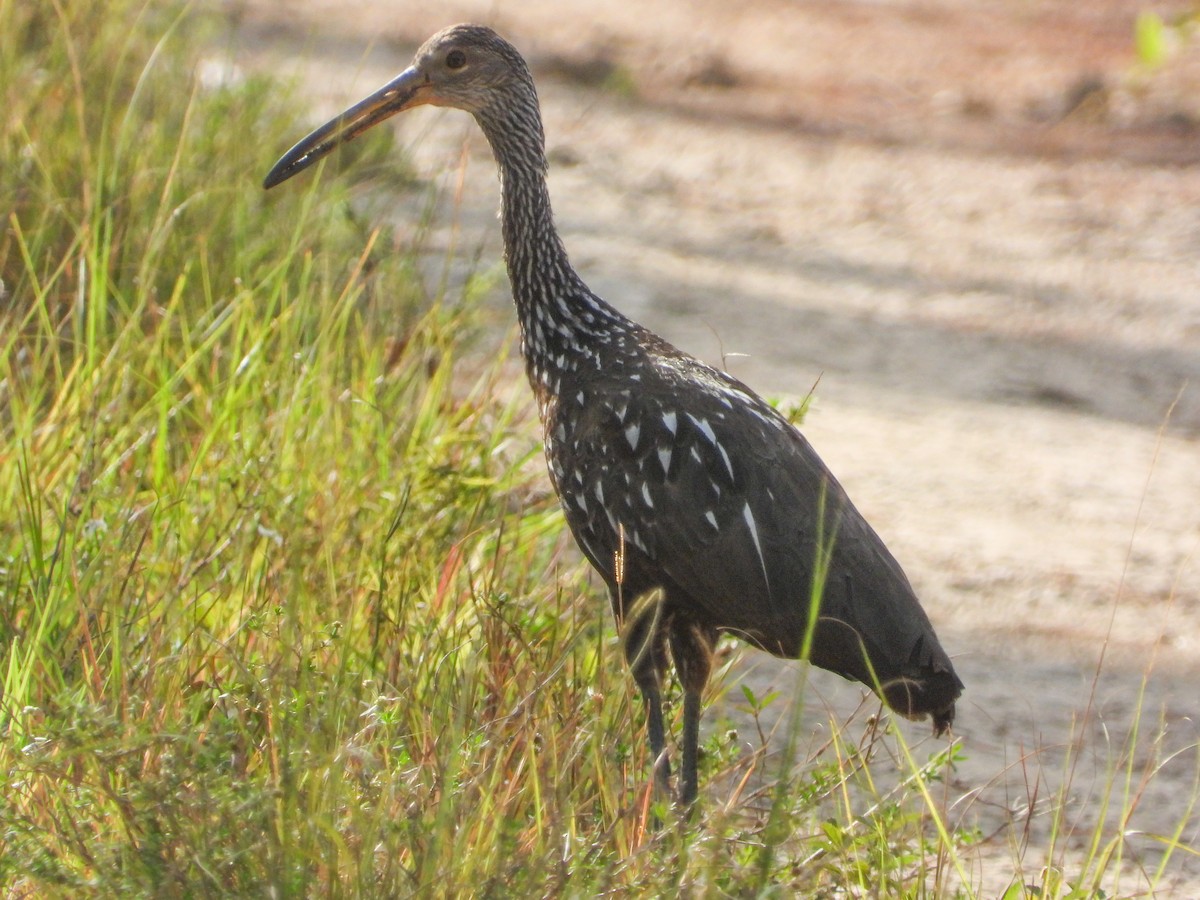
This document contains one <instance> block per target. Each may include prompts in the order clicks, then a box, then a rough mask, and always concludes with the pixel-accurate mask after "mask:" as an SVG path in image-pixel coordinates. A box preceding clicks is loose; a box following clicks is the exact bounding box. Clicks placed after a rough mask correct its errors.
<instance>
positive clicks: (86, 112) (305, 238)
mask: <svg viewBox="0 0 1200 900" xmlns="http://www.w3.org/2000/svg"><path fill="white" fill-rule="evenodd" d="M219 27H220V25H219V23H214V22H211V21H206V20H204V19H203V18H202V17H199V16H197V15H195V14H193V13H191V12H189V11H187V10H186V9H183V8H179V7H176V6H174V5H171V4H170V3H154V2H151V3H145V2H142V0H49V2H45V3H28V2H26V0H0V49H2V53H0V91H2V92H3V94H2V96H3V102H2V104H0V109H3V110H4V112H3V118H2V119H0V142H2V145H0V146H2V150H0V153H2V159H3V166H0V201H2V202H0V211H3V213H4V215H5V216H6V218H5V221H4V223H3V231H2V233H0V278H2V279H3V284H4V288H3V289H0V510H3V512H4V515H2V516H0V649H2V656H0V666H2V668H0V692H2V693H0V733H2V734H3V742H2V743H0V778H2V779H3V800H2V801H0V888H2V889H3V891H4V896H6V897H31V896H37V897H80V896H94V897H116V896H121V897H136V896H189V897H204V896H212V897H228V896H252V897H262V896H277V897H289V896H308V895H314V896H330V897H339V896H360V895H361V896H368V897H371V896H378V897H396V896H410V895H433V896H461V895H507V894H512V895H517V896H557V895H568V896H587V895H592V894H600V893H613V894H630V895H642V894H645V895H657V894H667V893H668V892H670V893H675V892H679V891H684V892H686V893H691V894H705V895H707V894H714V895H723V894H733V895H739V896H740V895H749V894H764V895H765V894H776V895H779V894H783V895H788V894H801V895H814V896H844V895H851V896H880V895H886V896H893V895H896V896H899V895H907V896H958V895H963V896H971V895H973V894H974V893H975V892H976V890H977V889H978V886H977V883H976V877H977V866H976V864H972V863H967V862H964V860H966V859H967V858H968V857H970V855H971V854H972V853H973V852H974V848H973V846H972V845H973V843H974V842H975V841H976V839H977V837H978V835H976V834H975V833H974V832H972V831H969V830H955V829H952V828H950V827H949V826H948V825H947V821H948V820H947V817H946V815H945V813H944V806H945V796H946V795H945V791H946V785H945V783H944V781H943V780H942V779H943V778H944V775H945V773H946V772H947V771H949V770H950V769H951V767H952V765H953V761H954V760H953V758H952V757H953V755H954V754H955V753H957V750H956V749H953V748H952V749H950V750H948V751H946V752H944V753H941V754H937V755H935V756H933V757H932V758H930V759H928V760H926V759H914V757H913V754H912V753H911V751H910V750H909V748H908V747H907V746H906V745H905V743H904V741H903V738H902V736H901V735H900V734H899V733H898V732H895V731H891V730H887V729H884V727H883V726H882V725H881V724H880V723H867V724H855V723H830V734H831V737H830V738H829V740H828V742H826V743H824V744H822V745H820V746H818V747H814V748H811V749H808V748H807V747H805V746H803V745H801V744H800V743H799V742H798V741H797V740H796V739H795V737H796V735H797V733H798V730H797V729H794V728H793V729H791V736H792V739H790V740H784V741H783V743H784V745H785V751H784V752H783V753H782V754H780V755H779V756H778V757H776V756H770V755H768V754H767V752H766V749H767V745H768V739H769V735H768V734H766V733H765V730H760V731H759V732H758V734H757V735H756V737H755V739H754V740H752V741H751V742H750V743H751V744H752V745H753V747H754V748H756V749H755V752H746V746H745V745H746V741H745V736H743V737H742V738H737V737H736V735H734V734H732V733H730V732H729V731H728V729H722V728H720V727H715V723H711V722H710V723H709V724H710V726H714V727H712V728H711V733H712V734H713V737H711V738H710V739H709V741H708V744H707V748H706V749H707V751H708V752H707V755H706V757H705V759H704V760H703V765H704V767H705V769H706V772H705V775H706V778H707V779H708V781H709V783H710V785H711V788H710V792H709V793H710V795H711V799H710V801H709V803H708V804H707V810H706V812H705V814H704V815H703V816H701V817H700V818H699V820H698V821H696V822H692V823H688V822H679V821H676V820H675V819H674V817H673V815H672V813H671V811H670V810H669V809H665V808H663V806H662V805H661V804H658V803H655V802H653V798H652V797H651V796H650V794H649V790H648V788H649V785H648V777H647V776H648V773H649V765H648V760H647V759H646V758H645V750H644V747H643V745H642V741H641V740H640V738H638V737H637V736H636V734H635V732H634V731H633V728H634V726H635V725H636V726H637V727H639V728H640V727H642V726H641V721H642V713H641V708H640V704H639V702H638V699H637V696H636V694H635V693H634V691H633V688H632V686H631V683H630V680H629V679H628V677H627V676H626V673H625V671H624V668H623V664H622V663H621V661H620V650H619V640H618V637H617V636H616V635H615V634H614V632H613V628H612V625H611V622H610V620H609V617H608V611H607V602H606V600H605V599H603V597H602V596H601V595H600V594H599V592H598V591H597V590H596V588H595V587H594V586H592V584H591V582H589V580H588V578H587V575H586V572H585V569H584V567H583V566H582V565H581V564H580V562H579V560H578V557H577V555H576V554H575V553H574V552H573V550H572V549H571V548H570V545H569V542H568V540H567V539H566V538H565V536H564V532H563V527H562V522H561V518H560V516H559V513H558V511H557V508H556V506H555V504H554V503H553V501H552V498H551V497H549V496H548V494H547V491H546V488H545V485H544V482H543V480H542V475H541V472H542V466H541V462H540V449H539V446H538V441H537V436H536V430H535V427H534V424H533V423H532V422H531V421H530V419H529V413H528V409H529V408H530V407H531V403H530V402H529V400H528V398H527V396H526V394H525V393H524V392H522V391H512V390H509V389H508V387H507V385H508V382H509V381H511V380H514V379H516V378H518V377H519V373H518V372H517V370H516V367H515V366H514V365H513V364H512V363H511V361H509V360H508V359H506V358H505V356H506V354H501V358H500V359H499V360H497V359H496V351H495V348H496V344H497V341H498V339H497V338H495V337H494V336H493V335H494V332H495V331H496V329H495V327H494V324H495V323H492V322H489V321H488V319H487V314H486V313H484V312H482V311H481V309H480V307H479V305H478V304H477V302H476V300H477V297H478V294H479V293H480V292H481V291H482V290H483V289H484V288H486V287H487V286H488V285H489V284H490V283H491V282H492V281H493V280H494V277H495V276H494V275H493V274H492V273H490V272H481V273H477V274H476V275H475V276H474V277H472V278H470V279H468V280H467V282H466V287H465V288H464V289H463V290H462V291H461V292H458V293H456V294H453V295H447V294H444V295H440V296H433V297H430V296H427V295H426V293H425V291H424V289H423V287H422V284H421V281H420V280H419V279H418V278H417V277H416V275H415V250H414V249H413V246H414V239H413V238H412V236H410V235H406V234H403V235H402V234H393V233H392V232H391V231H389V230H388V229H386V228H376V227H375V226H373V225H372V224H370V223H374V222H377V221H381V220H382V218H383V217H382V216H381V215H379V214H378V211H373V210H371V209H364V203H365V201H364V200H363V199H362V198H361V197H355V196H353V187H352V186H349V187H348V186H347V185H346V183H345V182H346V180H347V179H333V178H329V177H326V178H325V179H324V180H323V182H322V181H321V179H319V178H312V179H309V181H310V185H311V186H310V187H303V186H299V185H298V186H297V187H296V189H294V190H287V191H279V192H275V193H273V194H271V195H266V194H264V193H263V192H262V191H260V190H259V189H258V180H259V178H260V177H261V175H262V174H263V173H264V172H266V170H267V169H268V168H269V166H270V164H271V163H272V162H273V160H274V157H275V155H276V154H277V153H278V151H279V150H280V149H281V148H284V147H286V146H287V145H288V143H289V139H294V138H295V137H296V136H297V133H298V125H297V123H298V122H299V121H301V120H302V119H303V113H302V112H301V110H300V108H299V106H298V105H297V103H296V102H295V101H294V100H293V99H292V98H290V97H289V95H288V91H287V90H286V88H285V87H284V86H282V85H280V84H278V83H276V82H273V81H270V80H268V79H265V78H261V77H257V76H254V77H247V78H239V79H227V80H225V81H222V82H219V83H213V84H208V83H206V81H205V79H203V78H201V77H200V76H199V74H198V73H199V72H201V71H203V70H202V69H201V68H200V67H199V66H198V57H197V55H196V54H197V53H198V49H197V48H198V47H202V46H204V44H205V38H206V37H211V36H213V35H215V33H216V32H215V31H214V29H216V28H219ZM350 149H351V151H352V152H353V153H354V154H355V156H356V159H355V160H354V166H353V171H354V172H355V173H357V174H359V175H361V174H363V173H367V174H368V175H369V176H370V177H372V178H373V179H375V180H376V181H378V180H379V179H381V178H382V179H386V180H387V181H388V182H389V183H391V184H394V185H397V186H401V185H403V184H404V183H405V181H406V176H405V172H404V171H403V169H397V168H396V166H397V165H399V164H400V163H398V162H397V161H396V160H397V154H396V153H395V152H394V148H393V147H392V146H390V141H389V138H388V131H387V129H376V130H375V131H373V132H372V133H371V134H370V135H368V136H366V137H364V138H363V139H362V140H361V141H358V142H356V143H355V144H353V145H351V148H350ZM481 334H487V337H486V342H483V341H481V339H480V335H481ZM505 398H508V399H505ZM797 696H802V692H798V693H797ZM745 700H746V705H747V709H748V716H749V719H748V721H752V722H759V721H761V720H762V719H763V717H764V716H765V715H766V713H767V711H768V708H771V707H774V706H778V705H781V703H782V701H779V700H778V698H774V697H756V696H755V695H754V694H753V692H750V691H748V690H747V691H746V693H745ZM743 730H746V729H745V728H744V729H743ZM785 730H787V729H785ZM776 744H778V741H776ZM773 746H774V745H773ZM1134 749H1135V748H1134V747H1132V746H1131V747H1130V748H1129V759H1130V763H1129V766H1130V768H1129V777H1130V778H1133V776H1134V775H1136V774H1137V772H1138V771H1140V770H1135V769H1134V768H1133V763H1132V759H1133V751H1134ZM794 762H795V763H798V764H799V765H798V767H794V766H793V765H792V764H793V763H794ZM868 763H871V766H870V767H868ZM781 772H782V773H784V774H785V775H786V776H787V777H784V778H780V777H778V776H779V774H780V773H781ZM887 773H891V774H890V775H889V774H887ZM1123 777H1124V773H1123V772H1122V771H1121V770H1119V769H1118V770H1116V771H1114V775H1113V785H1115V786H1116V787H1117V788H1119V787H1120V785H1121V784H1122V781H1121V779H1122V778H1123ZM889 778H890V781H889ZM1110 787H1111V785H1110ZM1115 796H1118V797H1119V796H1120V792H1119V791H1118V792H1117V794H1115ZM723 797H729V798H731V799H730V800H729V802H728V803H722V802H721V798H723ZM1121 802H1124V803H1126V804H1128V803H1129V802H1131V801H1129V800H1128V795H1127V796H1126V799H1125V800H1124V801H1121ZM1132 803H1133V804H1134V805H1136V796H1135V797H1134V799H1133V800H1132ZM656 819H660V820H661V821H662V822H663V825H662V827H659V828H655V827H653V826H654V823H655V820H656ZM1185 824H1186V823H1180V830H1179V832H1177V833H1176V834H1175V835H1174V836H1173V837H1172V836H1166V837H1165V838H1164V839H1163V841H1164V843H1165V846H1166V848H1167V850H1166V852H1165V853H1164V857H1163V861H1162V866H1163V869H1162V870H1159V871H1158V872H1157V874H1156V873H1154V872H1151V873H1150V883H1152V884H1153V883H1156V879H1159V878H1161V877H1162V871H1163V870H1165V866H1166V864H1167V861H1168V860H1169V858H1170V855H1171V852H1172V851H1174V850H1175V849H1177V847H1178V845H1179V844H1180V835H1181V834H1182V833H1183V829H1184V827H1185ZM1055 833H1058V832H1057V830H1056V832H1055ZM1172 842H1173V843H1172ZM1121 846H1122V844H1121V836H1120V834H1110V833H1106V832H1101V831H1099V830H1098V831H1097V832H1096V840H1095V841H1094V843H1093V846H1091V847H1090V848H1089V849H1088V850H1086V852H1085V853H1083V854H1082V856H1080V857H1078V859H1077V862H1072V863H1071V864H1070V866H1071V867H1070V868H1069V869H1067V868H1065V867H1064V865H1063V864H1062V861H1063V860H1064V859H1065V858H1066V857H1065V856H1064V855H1063V853H1062V851H1061V850H1058V849H1056V848H1055V847H1054V846H1053V841H1052V842H1051V846H1050V847H1048V848H1045V853H1044V860H1045V862H1044V863H1042V862H1039V863H1037V864H1036V865H1034V866H1033V867H1032V868H1022V867H1021V866H1020V864H1019V863H1018V862H1016V861H1015V860H1014V861H1010V860H1009V859H1008V858H1007V857H1004V858H1002V861H1001V863H1000V864H1001V865H1002V866H1008V867H1009V868H1010V869H1011V870H1012V872H1013V873H1014V874H1013V877H1012V879H1010V881H1011V884H1012V888H1011V890H1010V894H1011V896H1022V895H1024V894H1025V893H1026V892H1028V893H1029V894H1030V895H1037V896H1047V897H1049V896H1054V897H1068V896H1070V897H1083V896H1105V895H1104V894H1103V891H1102V886H1103V885H1105V884H1107V883H1108V881H1107V880H1106V879H1108V878H1109V876H1110V875H1111V873H1112V872H1114V871H1115V870H1116V868H1117V867H1119V865H1120V848H1121ZM1021 852H1026V851H1021ZM1014 853H1015V854H1016V855H1017V856H1019V854H1017V852H1016V851H1014ZM1025 885H1032V887H1029V888H1026V887H1025Z"/></svg>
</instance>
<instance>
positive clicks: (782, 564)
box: [564, 357, 952, 683]
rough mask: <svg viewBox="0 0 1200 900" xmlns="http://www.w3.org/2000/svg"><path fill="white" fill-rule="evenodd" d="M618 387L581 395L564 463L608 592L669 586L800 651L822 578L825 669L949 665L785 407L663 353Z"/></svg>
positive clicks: (696, 606)
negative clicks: (595, 398) (582, 404)
mask: <svg viewBox="0 0 1200 900" xmlns="http://www.w3.org/2000/svg"><path fill="white" fill-rule="evenodd" d="M642 371H643V372H646V370H644V369H643V370H642ZM613 384H614V392H613V393H611V394H610V395H606V396H607V399H608V400H609V401H610V402H607V403H589V404H586V408H587V411H586V413H585V414H584V415H582V416H581V417H580V418H579V419H578V421H577V427H576V428H575V430H574V437H573V439H574V441H575V443H576V445H577V446H576V447H575V451H576V452H574V453H572V458H573V459H576V460H584V461H585V462H584V463H582V464H581V465H582V467H581V468H580V469H577V470H575V471H574V472H571V473H564V475H565V477H567V478H572V479H575V480H576V481H578V483H579V485H578V486H579V487H580V488H581V489H582V492H583V496H584V497H586V498H587V499H586V500H585V501H584V502H585V505H586V508H579V505H578V504H577V503H574V504H573V503H572V502H570V501H565V508H566V512H567V518H568V522H569V523H570V525H571V528H572V530H573V532H574V533H575V535H576V538H577V540H578V541H579V543H580V546H581V547H582V548H583V550H584V552H585V553H586V554H587V555H588V556H589V558H590V559H591V561H592V562H593V564H594V565H596V567H597V568H598V569H599V570H600V571H601V573H602V574H603V575H604V577H605V579H606V580H607V581H608V583H609V585H610V588H613V589H614V590H618V589H623V590H624V591H625V592H626V594H627V595H628V596H630V597H636V596H638V595H640V594H641V593H642V592H643V591H645V590H649V589H650V588H653V587H657V586H663V587H665V588H667V592H668V595H669V596H670V597H671V598H672V600H673V601H674V602H676V603H682V604H686V605H687V606H688V607H689V609H690V610H691V611H692V612H693V614H695V615H696V616H697V617H699V618H700V619H702V620H705V621H707V622H708V623H709V624H712V625H714V626H715V627H719V628H722V629H723V630H726V631H730V632H734V633H737V634H740V635H741V636H742V637H744V638H746V639H747V640H749V641H751V642H752V643H754V644H756V645H758V646H760V647H762V648H763V649H766V650H768V651H770V652H773V653H777V654H780V655H785V656H795V655H798V653H799V652H800V649H801V645H802V643H803V641H804V636H805V632H806V630H807V627H808V624H809V614H810V609H811V600H812V598H813V596H814V573H823V574H824V580H823V584H822V585H820V586H818V588H817V590H816V594H817V595H819V596H820V607H819V611H820V618H821V621H822V626H821V629H820V632H819V634H818V635H816V637H817V638H818V640H817V641H816V642H815V643H814V646H813V650H812V657H811V658H812V659H813V661H814V662H815V663H816V664H818V665H820V666H822V667H824V668H828V669H832V670H833V671H837V672H840V673H841V674H844V675H848V676H851V677H854V678H858V679H859V680H862V681H865V682H867V683H871V682H872V681H873V678H872V676H871V668H873V669H874V671H875V675H876V676H877V677H878V678H880V679H881V680H887V679H891V678H897V677H911V676H914V675H916V674H919V673H920V672H922V671H927V670H929V669H931V668H932V669H942V668H944V669H945V670H947V671H951V672H952V669H951V668H950V663H949V659H948V658H946V657H945V654H944V652H943V651H942V650H941V647H940V645H939V644H938V642H937V639H936V637H935V636H934V633H933V629H932V626H931V625H930V623H929V619H928V617H927V616H926V615H925V612H924V610H923V609H922V608H921V606H920V603H919V602H918V600H917V598H916V596H915V594H914V593H913V591H912V588H911V586H910V585H909V582H908V579H907V578H906V577H905V575H904V572H903V571H902V570H901V568H900V566H899V565H898V564H897V563H896V561H895V559H894V558H893V557H892V555H891V554H890V553H889V552H888V550H887V548H886V547H885V546H884V544H883V542H882V541H881V540H880V538H879V537H878V535H876V533H875V532H874V530H872V529H871V527H870V525H869V524H868V523H867V522H866V521H865V520H864V519H863V517H862V516H861V515H860V514H859V513H858V511H857V510H856V509H855V508H854V506H853V504H852V503H851V502H850V500H849V498H848V497H847V496H846V493H845V491H844V490H843V489H842V487H841V485H840V484H838V482H837V480H836V479H835V478H834V477H833V475H832V474H831V473H830V472H829V470H828V469H827V468H826V467H825V465H824V463H822V462H821V460H820V458H819V457H818V456H817V454H816V452H815V451H814V450H813V449H812V447H811V445H810V444H809V443H808V442H807V440H805V439H804V437H803V436H802V435H801V434H800V433H799V432H798V431H797V430H796V429H795V428H794V427H793V426H792V425H791V424H790V423H789V422H787V420H786V419H784V418H783V417H782V416H781V415H779V413H777V412H776V411H775V410H774V409H773V408H771V407H770V406H769V405H768V404H766V403H765V402H764V401H763V400H762V399H761V398H759V397H758V396H757V395H756V394H754V392H753V391H751V390H749V389H748V388H746V387H745V386H744V385H742V384H741V383H740V382H738V381H736V380H735V379H733V378H731V377H729V376H727V375H725V374H723V373H721V372H718V371H716V370H713V369H710V368H709V367H707V366H703V365H702V364H699V363H696V362H695V361H693V360H691V359H687V358H678V359H673V358H669V357H666V358H663V359H662V360H659V361H657V363H656V370H655V374H654V377H650V376H649V374H648V373H647V374H646V377H644V378H643V380H642V382H641V383H640V384H639V386H638V389H637V390H636V391H631V390H629V388H628V383H627V382H617V381H614V383H613ZM621 385H624V386H623V387H622V386H621ZM595 389H596V390H597V391H600V392H601V393H603V392H604V386H603V385H596V386H595ZM684 398H686V400H685V399H684ZM596 485H600V486H601V487H600V488H599V489H597V488H596ZM567 493H568V494H569V493H571V492H567ZM566 495H567V494H564V496H566ZM618 555H619V556H620V557H621V558H622V561H623V566H622V567H621V569H620V571H618V568H617V564H616V562H615V561H616V558H617V557H618ZM618 582H619V584H618ZM864 647H865V649H866V651H867V654H868V657H869V659H870V661H871V664H870V668H868V667H867V665H866V664H865V663H864V659H863V649H864Z"/></svg>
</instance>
